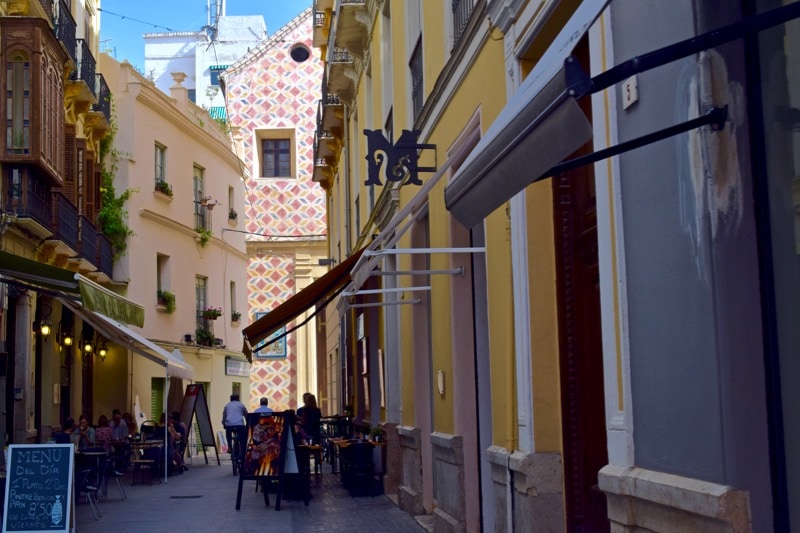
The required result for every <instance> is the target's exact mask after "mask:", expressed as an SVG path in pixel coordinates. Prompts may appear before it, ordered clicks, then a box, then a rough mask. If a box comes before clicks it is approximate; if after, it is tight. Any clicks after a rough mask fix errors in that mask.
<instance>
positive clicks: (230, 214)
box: [228, 207, 239, 220]
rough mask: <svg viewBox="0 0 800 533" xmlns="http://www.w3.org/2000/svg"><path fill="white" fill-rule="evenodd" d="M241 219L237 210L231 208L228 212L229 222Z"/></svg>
mask: <svg viewBox="0 0 800 533" xmlns="http://www.w3.org/2000/svg"><path fill="white" fill-rule="evenodd" d="M238 218H239V213H237V212H236V209H234V208H232V207H231V208H230V209H229V210H228V220H236V219H238Z"/></svg>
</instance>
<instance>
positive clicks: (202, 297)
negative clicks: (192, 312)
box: [194, 276, 208, 327]
mask: <svg viewBox="0 0 800 533" xmlns="http://www.w3.org/2000/svg"><path fill="white" fill-rule="evenodd" d="M207 285H208V278H206V277H205V276H195V285H194V287H195V288H194V299H195V309H196V313H197V327H202V326H204V322H203V309H205V308H206V302H207V301H208V299H207V296H206V286H207Z"/></svg>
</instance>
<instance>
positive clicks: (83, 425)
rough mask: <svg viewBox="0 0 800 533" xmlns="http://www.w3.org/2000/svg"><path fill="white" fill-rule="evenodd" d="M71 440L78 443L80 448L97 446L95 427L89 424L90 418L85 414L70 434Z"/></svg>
mask: <svg viewBox="0 0 800 533" xmlns="http://www.w3.org/2000/svg"><path fill="white" fill-rule="evenodd" d="M70 442H72V443H73V444H75V445H77V447H78V449H79V450H85V449H86V448H94V447H95V436H94V428H93V427H92V426H90V425H89V419H88V418H86V416H85V415H81V416H80V418H78V427H77V428H76V429H73V431H72V433H71V434H70Z"/></svg>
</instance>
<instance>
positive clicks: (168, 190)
mask: <svg viewBox="0 0 800 533" xmlns="http://www.w3.org/2000/svg"><path fill="white" fill-rule="evenodd" d="M156 190H157V191H158V192H160V193H163V194H166V195H167V196H169V197H170V198H172V185H170V184H169V183H167V182H166V181H164V180H158V181H156Z"/></svg>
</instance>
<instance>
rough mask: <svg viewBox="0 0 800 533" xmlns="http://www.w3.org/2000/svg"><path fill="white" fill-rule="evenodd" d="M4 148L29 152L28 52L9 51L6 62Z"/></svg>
mask: <svg viewBox="0 0 800 533" xmlns="http://www.w3.org/2000/svg"><path fill="white" fill-rule="evenodd" d="M6 82H7V85H6V87H7V89H6V149H7V150H8V153H10V154H28V153H30V127H31V61H30V58H29V57H28V54H26V53H25V52H21V51H16V52H11V54H10V55H9V57H8V60H7V62H6Z"/></svg>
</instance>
